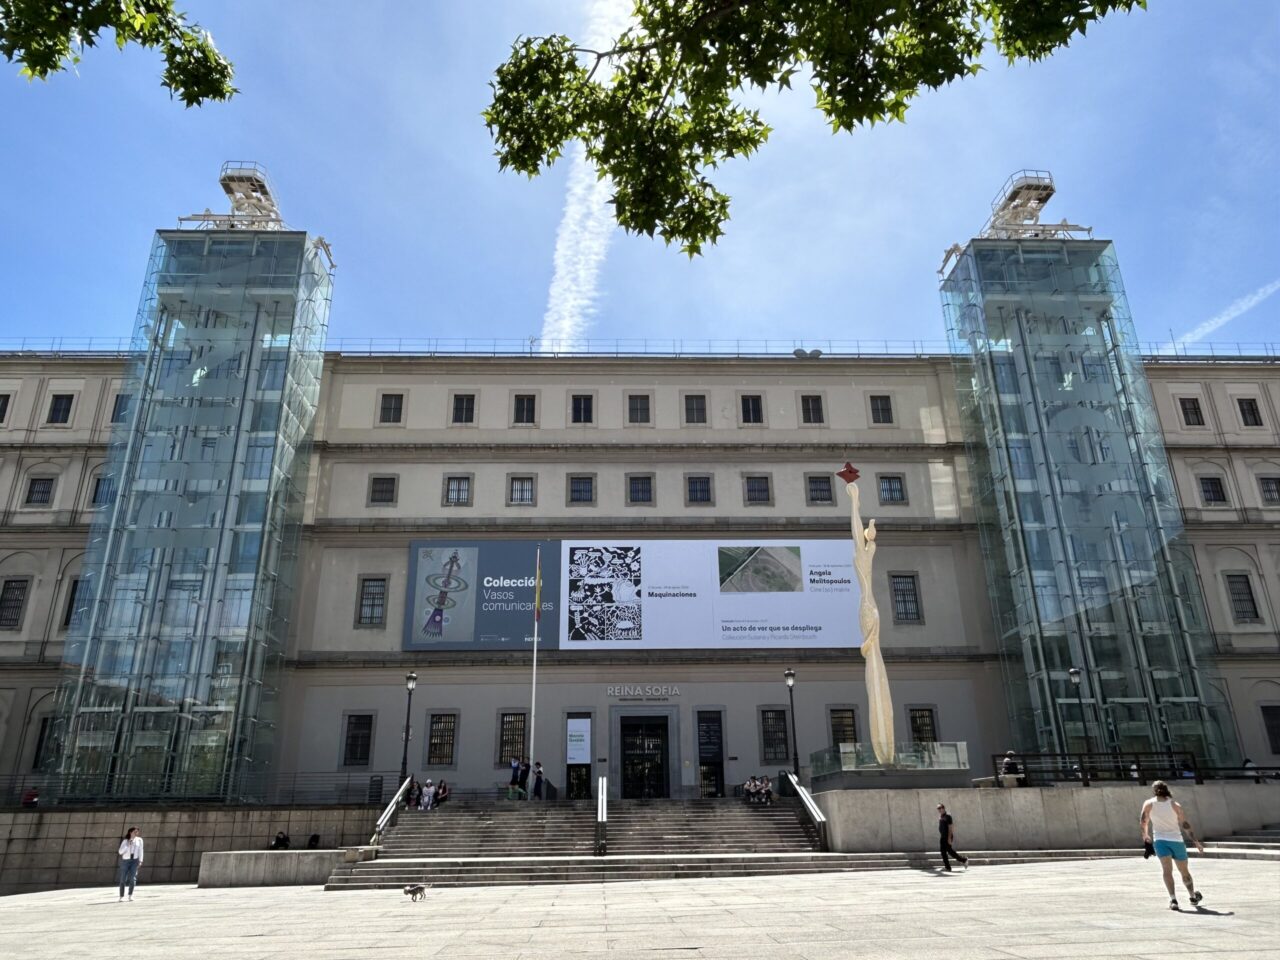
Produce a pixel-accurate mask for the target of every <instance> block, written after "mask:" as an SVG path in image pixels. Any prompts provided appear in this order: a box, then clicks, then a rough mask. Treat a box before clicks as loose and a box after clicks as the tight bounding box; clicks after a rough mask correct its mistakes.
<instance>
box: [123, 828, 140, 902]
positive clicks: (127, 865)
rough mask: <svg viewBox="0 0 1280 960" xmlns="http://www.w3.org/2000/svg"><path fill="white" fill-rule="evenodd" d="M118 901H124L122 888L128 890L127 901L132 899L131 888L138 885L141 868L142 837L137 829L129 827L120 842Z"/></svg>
mask: <svg viewBox="0 0 1280 960" xmlns="http://www.w3.org/2000/svg"><path fill="white" fill-rule="evenodd" d="M118 852H119V854H120V869H119V871H118V873H119V880H120V899H121V900H123V899H124V888H125V887H128V888H129V899H130V900H132V899H133V888H134V887H135V886H137V884H138V868H139V867H141V866H142V837H141V836H140V835H139V834H138V828H137V827H130V828H129V832H128V833H126V834H125V835H124V839H123V840H121V841H120V849H119V851H118Z"/></svg>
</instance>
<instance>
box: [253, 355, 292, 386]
mask: <svg viewBox="0 0 1280 960" xmlns="http://www.w3.org/2000/svg"><path fill="white" fill-rule="evenodd" d="M278 353H280V351H272V353H271V354H269V355H267V356H264V357H263V358H262V364H261V365H260V366H259V367H258V389H259V390H282V389H284V374H285V361H286V360H287V357H285V356H283V355H279V356H277V355H276V354H278Z"/></svg>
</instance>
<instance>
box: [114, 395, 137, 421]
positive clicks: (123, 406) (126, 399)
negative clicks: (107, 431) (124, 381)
mask: <svg viewBox="0 0 1280 960" xmlns="http://www.w3.org/2000/svg"><path fill="white" fill-rule="evenodd" d="M132 403H133V394H130V393H117V394H116V399H115V402H114V403H113V404H112V405H111V422H112V423H124V421H125V419H126V418H127V417H128V416H129V405H130V404H132Z"/></svg>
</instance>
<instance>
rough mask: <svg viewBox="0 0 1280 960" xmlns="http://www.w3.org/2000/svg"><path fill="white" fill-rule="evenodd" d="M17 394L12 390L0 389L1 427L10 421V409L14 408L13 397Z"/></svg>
mask: <svg viewBox="0 0 1280 960" xmlns="http://www.w3.org/2000/svg"><path fill="white" fill-rule="evenodd" d="M15 396H17V394H15V393H14V392H13V391H12V390H0V427H3V426H6V425H7V424H8V423H9V411H10V410H11V409H13V398H14V397H15Z"/></svg>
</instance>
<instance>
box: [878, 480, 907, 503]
mask: <svg viewBox="0 0 1280 960" xmlns="http://www.w3.org/2000/svg"><path fill="white" fill-rule="evenodd" d="M880 502H881V503H906V502H907V484H906V480H905V479H904V478H903V477H902V475H901V474H895V473H886V474H882V475H881V476H880Z"/></svg>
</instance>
